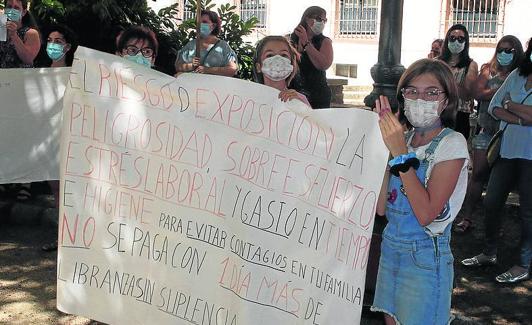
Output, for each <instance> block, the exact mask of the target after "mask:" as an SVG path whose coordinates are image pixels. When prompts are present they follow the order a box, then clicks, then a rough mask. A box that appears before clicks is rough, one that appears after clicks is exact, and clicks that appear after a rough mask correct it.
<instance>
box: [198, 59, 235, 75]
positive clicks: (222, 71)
mask: <svg viewBox="0 0 532 325" xmlns="http://www.w3.org/2000/svg"><path fill="white" fill-rule="evenodd" d="M237 71H238V65H237V64H236V62H234V61H229V63H228V64H227V65H226V66H225V67H204V66H199V67H198V68H197V69H196V72H198V73H207V74H215V75H219V76H226V77H232V76H234V75H235V74H236V73H237Z"/></svg>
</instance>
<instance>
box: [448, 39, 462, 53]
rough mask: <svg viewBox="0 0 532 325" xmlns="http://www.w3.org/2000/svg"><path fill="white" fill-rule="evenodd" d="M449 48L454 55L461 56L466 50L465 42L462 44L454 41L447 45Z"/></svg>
mask: <svg viewBox="0 0 532 325" xmlns="http://www.w3.org/2000/svg"><path fill="white" fill-rule="evenodd" d="M447 47H448V48H449V51H451V53H452V54H459V53H461V52H462V51H463V50H464V48H465V42H463V43H460V42H458V41H454V42H451V41H449V42H448V43H447Z"/></svg>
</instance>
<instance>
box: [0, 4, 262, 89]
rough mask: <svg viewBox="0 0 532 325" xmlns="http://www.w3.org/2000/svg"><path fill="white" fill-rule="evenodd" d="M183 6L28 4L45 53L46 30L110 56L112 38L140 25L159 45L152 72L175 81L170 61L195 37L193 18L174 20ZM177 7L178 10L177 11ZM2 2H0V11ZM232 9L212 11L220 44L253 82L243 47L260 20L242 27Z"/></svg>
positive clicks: (250, 49) (247, 49)
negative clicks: (56, 28)
mask: <svg viewBox="0 0 532 325" xmlns="http://www.w3.org/2000/svg"><path fill="white" fill-rule="evenodd" d="M183 3H184V1H179V2H176V3H175V4H174V5H172V6H170V7H167V8H163V9H161V10H160V11H159V12H157V13H156V12H155V11H154V10H152V9H151V8H150V7H149V6H148V5H147V1H146V0H32V1H31V4H30V8H31V9H30V11H31V12H32V14H33V16H34V17H35V19H36V20H37V23H38V25H39V28H40V31H41V34H42V38H43V48H44V47H45V42H46V37H47V34H48V30H47V29H48V26H50V25H51V24H53V23H60V24H64V25H66V26H68V27H70V28H71V29H72V30H73V31H74V32H75V33H76V34H77V37H78V40H79V45H82V46H85V47H89V48H93V49H97V50H100V51H104V52H108V53H114V51H115V38H116V36H117V35H118V33H119V32H120V31H121V30H123V29H126V28H127V27H129V26H131V25H144V26H146V27H149V28H151V29H152V30H153V31H154V32H155V34H156V35H157V39H158V40H159V55H158V57H157V60H156V66H157V67H158V69H159V70H160V71H162V72H165V73H167V74H171V75H173V74H174V73H175V70H174V61H175V58H176V55H177V52H178V51H179V49H180V48H181V47H182V46H183V45H184V44H185V43H186V42H188V40H190V39H193V38H195V37H196V30H195V28H196V22H195V18H194V17H193V18H191V19H189V20H186V21H183V22H181V24H179V20H178V17H180V16H181V15H180V12H182V11H183V10H184V9H185V8H183V6H182V4H183ZM180 4H181V6H180ZM201 4H202V8H206V9H212V8H213V7H214V4H212V0H201ZM2 5H3V1H1V2H0V6H2ZM187 9H189V10H191V11H192V12H194V13H195V11H196V1H195V0H191V1H189V5H188V8H187ZM235 9H236V7H235V6H232V5H230V4H224V5H221V6H220V7H218V8H217V9H216V10H217V12H218V14H219V15H220V18H221V20H222V32H221V34H220V38H221V39H223V40H225V41H226V42H228V43H229V45H230V46H231V48H232V49H233V50H234V51H235V52H236V54H237V57H238V60H239V67H240V71H239V75H238V77H240V78H243V79H251V77H252V74H251V67H252V58H253V53H254V46H253V45H252V44H250V43H247V42H244V40H243V37H244V36H246V35H249V34H250V33H251V32H252V30H253V28H254V27H255V25H256V24H257V22H258V20H257V19H256V18H255V17H253V18H251V19H249V20H247V21H242V20H241V19H240V16H239V15H238V14H237V13H236V12H235ZM46 60H47V58H46V54H45V51H41V53H40V55H39V57H38V59H37V65H39V64H41V65H44V62H45V61H46Z"/></svg>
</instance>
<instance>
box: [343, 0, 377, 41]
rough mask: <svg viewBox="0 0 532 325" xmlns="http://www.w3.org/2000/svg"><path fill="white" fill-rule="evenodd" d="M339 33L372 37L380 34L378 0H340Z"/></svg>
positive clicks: (345, 35)
mask: <svg viewBox="0 0 532 325" xmlns="http://www.w3.org/2000/svg"><path fill="white" fill-rule="evenodd" d="M338 17H339V19H338V26H337V34H338V35H339V36H340V37H360V36H365V37H370V38H374V37H376V36H377V34H378V20H379V1H378V0H340V1H339V6H338Z"/></svg>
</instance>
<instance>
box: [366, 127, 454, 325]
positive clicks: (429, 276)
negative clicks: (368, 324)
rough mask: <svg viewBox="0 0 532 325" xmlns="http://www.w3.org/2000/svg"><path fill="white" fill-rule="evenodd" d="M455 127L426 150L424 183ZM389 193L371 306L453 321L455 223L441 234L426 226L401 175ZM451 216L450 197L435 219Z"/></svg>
mask: <svg viewBox="0 0 532 325" xmlns="http://www.w3.org/2000/svg"><path fill="white" fill-rule="evenodd" d="M450 132H452V131H451V130H450V129H444V130H443V131H442V132H440V134H439V135H437V136H436V137H435V138H434V139H433V140H432V142H431V143H430V145H429V147H428V148H427V150H426V151H425V157H424V158H421V159H420V166H419V168H418V170H417V171H416V175H417V177H418V178H419V180H420V181H421V182H422V184H426V181H425V180H426V173H427V169H428V167H429V163H430V161H431V160H432V158H433V154H434V152H435V150H436V148H437V146H438V144H439V142H440V141H441V139H442V138H443V137H445V136H446V135H447V134H449V133H450ZM418 158H419V157H418ZM388 195H389V196H388V202H387V205H386V218H387V219H388V224H387V226H386V228H385V229H384V232H383V235H382V237H383V239H382V244H381V257H380V262H379V263H380V264H379V273H378V276H377V286H376V290H375V298H374V301H373V306H372V307H371V309H372V310H373V311H383V312H385V313H387V314H389V315H392V316H393V317H394V318H395V320H396V322H397V323H398V324H407V325H415V324H420V325H426V324H431V325H438V324H448V323H449V321H450V320H451V316H450V310H451V293H452V287H453V286H452V283H453V272H454V271H453V255H452V253H451V249H450V246H449V243H450V239H451V237H450V233H451V232H450V229H451V224H449V225H448V226H447V227H446V228H445V230H444V231H443V234H441V235H438V236H433V235H431V232H430V230H428V229H427V228H425V227H422V226H421V225H420V224H419V222H418V220H417V219H416V217H415V216H414V213H413V211H412V208H411V206H410V203H409V202H408V198H407V197H406V196H405V194H404V190H403V187H402V182H401V179H400V178H399V177H396V176H393V175H391V176H390V182H389V185H388ZM450 217H451V216H450V209H449V204H448V203H447V204H446V205H445V207H444V209H443V211H442V213H441V214H440V216H439V217H438V218H437V220H435V222H438V221H439V220H440V221H441V220H445V219H448V218H450Z"/></svg>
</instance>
